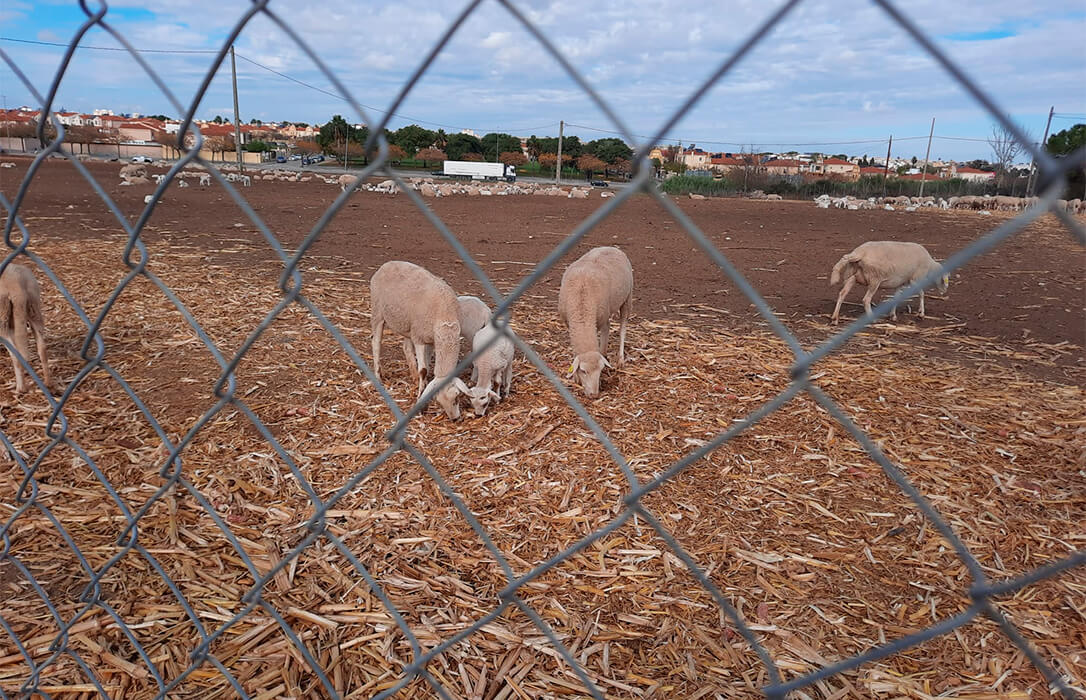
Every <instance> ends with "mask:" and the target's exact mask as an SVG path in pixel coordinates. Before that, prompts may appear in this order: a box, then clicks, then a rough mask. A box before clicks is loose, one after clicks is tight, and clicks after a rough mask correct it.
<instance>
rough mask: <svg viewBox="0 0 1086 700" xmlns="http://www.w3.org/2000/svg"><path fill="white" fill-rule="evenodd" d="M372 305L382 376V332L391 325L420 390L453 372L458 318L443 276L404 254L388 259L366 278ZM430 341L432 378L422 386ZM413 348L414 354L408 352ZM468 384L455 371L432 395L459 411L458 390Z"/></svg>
mask: <svg viewBox="0 0 1086 700" xmlns="http://www.w3.org/2000/svg"><path fill="white" fill-rule="evenodd" d="M370 297H371V303H372V307H373V311H372V318H371V327H372V331H373V371H374V373H375V374H376V375H377V378H378V379H380V378H381V334H382V332H383V331H384V327H385V325H386V324H387V325H388V327H389V330H391V331H392V332H394V333H396V334H398V335H401V336H403V337H404V338H405V339H406V342H405V343H404V344H403V349H404V358H405V359H406V360H407V366H408V367H409V368H410V369H411V371H412V375H413V377H414V378H415V379H416V380H417V381H418V389H419V396H421V395H422V394H424V393H426V392H427V391H429V390H430V388H431V387H433V386H435V385H436V384H437V383H438V382H440V381H441V380H443V379H444V378H445V377H447V376H448V375H449V374H451V373H452V371H453V369H454V368H455V367H456V363H457V361H458V359H459V355H460V320H459V315H458V305H457V303H456V293H455V292H453V290H452V287H450V286H449V285H448V284H447V283H446V282H445V281H444V280H443V279H441V278H440V277H438V276H436V275H434V274H433V273H431V272H430V271H428V270H427V269H425V268H423V267H420V266H418V265H415V264H413V263H409V262H404V261H402V260H391V261H389V262H386V263H385V264H384V265H382V266H381V267H379V268H378V269H377V272H375V273H373V278H372V279H371V280H370ZM427 345H431V346H433V347H434V354H435V358H434V378H433V379H432V380H431V381H430V383H429V384H427V385H425V386H424V382H425V373H426V361H425V360H426V358H425V352H426V350H425V349H426V346H427ZM411 351H414V356H413V357H412V356H411ZM468 392H469V389H468V387H467V385H466V384H464V382H463V380H461V379H460V378H459V377H456V378H454V379H453V381H452V383H451V384H449V385H448V386H447V387H445V388H444V389H442V390H441V391H440V392H438V393H437V394H436V396H435V398H436V399H437V402H438V404H440V405H441V407H442V408H443V409H444V410H445V414H446V415H447V416H448V417H449V418H451V419H453V420H456V419H457V418H459V417H460V404H459V402H458V399H459V396H460V394H461V393H464V394H467V393H468Z"/></svg>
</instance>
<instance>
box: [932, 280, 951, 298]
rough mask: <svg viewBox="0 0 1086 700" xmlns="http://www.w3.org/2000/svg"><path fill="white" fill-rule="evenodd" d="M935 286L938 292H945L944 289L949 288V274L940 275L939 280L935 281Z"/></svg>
mask: <svg viewBox="0 0 1086 700" xmlns="http://www.w3.org/2000/svg"><path fill="white" fill-rule="evenodd" d="M935 288H936V289H938V290H939V293H940V294H946V290H947V289H949V288H950V275H943V276H942V277H940V278H939V281H938V282H936V283H935Z"/></svg>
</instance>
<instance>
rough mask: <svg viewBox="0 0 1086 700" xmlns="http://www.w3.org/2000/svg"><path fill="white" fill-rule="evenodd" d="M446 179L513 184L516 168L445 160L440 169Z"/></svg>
mask: <svg viewBox="0 0 1086 700" xmlns="http://www.w3.org/2000/svg"><path fill="white" fill-rule="evenodd" d="M441 172H442V174H443V175H445V176H446V177H470V178H471V179H472V180H503V179H504V180H505V181H506V182H515V181H516V179H517V166H515V165H506V164H505V163H482V162H479V161H474V160H447V161H445V165H444V167H443V169H442V171H441Z"/></svg>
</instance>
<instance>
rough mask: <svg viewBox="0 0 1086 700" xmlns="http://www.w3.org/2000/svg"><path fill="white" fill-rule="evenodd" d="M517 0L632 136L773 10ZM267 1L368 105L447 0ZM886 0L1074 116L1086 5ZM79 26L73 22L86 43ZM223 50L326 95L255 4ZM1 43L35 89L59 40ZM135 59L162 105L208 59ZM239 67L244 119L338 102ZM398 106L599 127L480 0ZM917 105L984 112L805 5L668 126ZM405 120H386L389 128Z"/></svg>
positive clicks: (600, 120) (395, 83) (744, 133)
mask: <svg viewBox="0 0 1086 700" xmlns="http://www.w3.org/2000/svg"><path fill="white" fill-rule="evenodd" d="M515 4H516V6H517V7H519V8H522V11H523V12H524V13H525V15H526V16H527V17H528V18H529V19H530V20H531V21H532V22H534V23H535V24H536V25H537V26H538V27H539V28H540V30H541V31H543V32H545V34H546V36H547V37H549V39H550V40H551V41H552V42H553V43H554V45H556V46H557V47H559V48H560V50H561V51H562V53H563V55H564V56H565V57H566V59H567V60H568V61H569V62H570V63H571V64H572V65H573V66H574V67H575V68H576V69H577V70H578V71H580V72H581V73H582V75H583V76H584V77H585V80H586V81H588V82H589V84H591V85H592V86H593V87H594V88H595V89H596V90H598V91H599V93H600V94H601V96H603V98H604V99H605V100H607V101H608V103H609V104H610V105H611V106H612V107H613V108H614V109H615V110H616V111H617V112H618V113H619V114H620V115H621V116H622V118H623V119H624V120H627V121H628V122H629V125H630V128H631V129H632V130H633V132H634V133H639V134H646V133H651V132H653V131H654V130H655V129H657V128H659V125H660V124H662V123H663V122H664V121H665V120H666V119H668V118H669V117H670V116H671V113H672V112H673V111H674V110H675V109H676V108H677V107H678V106H679V105H680V104H682V103H683V101H684V100H686V98H687V96H688V95H690V94H691V93H692V92H693V91H694V90H695V89H697V88H698V86H699V85H700V84H701V83H702V82H703V81H704V80H705V79H706V78H707V77H708V76H709V75H711V74H712V72H713V71H714V70H716V68H717V66H718V65H720V63H721V62H722V61H724V60H725V59H726V58H727V57H728V56H729V54H730V52H731V51H733V50H734V49H735V48H736V47H737V46H739V45H740V43H741V42H742V41H743V40H744V39H745V38H746V36H747V34H748V33H749V32H750V31H752V29H753V28H754V27H755V26H756V25H757V24H758V23H759V22H761V21H763V20H764V18H765V17H766V16H767V15H768V14H769V13H770V12H771V11H772V10H773V8H772V7H767V6H765V5H764V3H761V2H758V1H757V0H742V1H738V2H732V3H728V4H727V5H725V6H719V5H717V4H707V3H704V2H703V1H700V0H699V1H697V2H695V1H694V0H675V1H673V2H669V3H666V4H665V5H661V4H660V3H659V2H658V0H624V1H622V2H619V1H618V0H597V2H594V3H592V4H585V3H583V2H577V1H574V0H516V2H515ZM249 7H251V5H250V4H249V3H248V2H246V1H245V0H226V1H223V0H216V1H214V2H213V1H212V0H191V1H190V0H150V1H146V0H115V1H114V2H111V8H112V9H111V18H112V21H113V22H114V24H115V26H117V27H118V28H119V29H121V31H122V32H124V34H125V35H126V36H127V37H129V38H130V39H131V41H132V42H133V43H134V44H136V45H139V46H143V47H147V48H168V47H181V46H184V47H211V48H218V46H219V45H220V42H221V41H222V40H223V38H224V36H225V34H226V32H227V31H229V30H230V29H231V28H232V26H233V24H234V23H235V22H236V21H237V19H238V18H239V17H240V16H241V15H242V13H243V12H245V11H246V10H247V9H248V8H249ZM269 7H270V8H271V9H272V10H273V11H274V12H276V13H277V15H278V16H279V17H281V18H282V20H283V21H284V23H286V25H287V26H288V27H290V28H291V29H293V30H294V31H296V32H297V33H298V34H299V35H300V36H301V37H302V39H303V40H304V41H306V42H307V43H309V45H310V46H311V47H312V49H313V50H314V51H315V52H316V53H317V54H318V55H319V56H320V57H321V59H322V60H323V61H325V62H326V63H327V65H328V66H329V68H331V69H332V70H333V71H334V72H335V74H336V75H337V76H338V77H339V78H340V79H341V80H342V81H343V82H344V83H345V84H346V86H347V87H348V88H349V89H350V90H351V91H352V93H353V94H354V96H355V97H356V99H358V100H360V101H361V102H362V103H363V104H365V105H367V106H369V107H371V108H376V109H385V108H386V107H387V106H388V105H389V104H390V103H391V101H392V100H393V99H394V97H395V96H396V95H397V94H398V92H399V91H400V89H401V88H402V85H403V83H404V81H405V80H406V79H407V77H408V76H409V75H410V74H411V73H412V72H413V71H415V70H416V68H417V67H418V66H419V64H420V62H421V61H422V59H423V57H424V56H425V55H426V53H427V52H428V51H429V50H430V49H431V47H432V46H433V45H434V43H435V42H436V41H437V40H438V38H439V37H441V36H442V34H443V33H444V32H445V31H446V30H447V29H448V27H449V25H450V23H451V22H452V21H453V19H454V17H455V16H456V13H458V12H460V11H461V9H462V7H463V5H462V4H460V3H446V2H438V1H437V0H401V1H400V2H397V3H379V2H356V1H355V0H322V1H321V2H317V0H294V1H292V2H283V1H282V0H273V2H271V4H270V5H269ZM11 8H17V9H18V8H22V9H19V11H25V8H23V6H22V5H21V4H16V0H8V2H7V3H5V5H4V10H3V11H4V12H7V13H10V12H12V9H11ZM134 8H139V9H140V10H142V11H135V12H134V11H133V9H134ZM903 9H904V11H905V12H906V13H907V14H908V16H909V17H910V18H912V19H913V20H914V21H915V22H917V23H918V24H919V25H920V26H921V27H922V28H923V29H924V30H925V31H928V32H932V35H933V40H934V41H935V42H936V44H937V45H938V46H939V47H940V48H942V49H943V50H945V51H947V52H948V54H949V55H950V56H951V57H952V58H953V59H954V60H955V61H958V62H960V63H961V64H962V65H963V67H964V68H965V69H966V71H967V73H968V74H969V75H970V76H972V77H974V78H975V79H976V80H977V82H978V84H979V85H981V86H982V87H983V88H984V89H986V90H988V91H989V92H990V93H991V95H992V97H993V99H995V100H996V101H997V103H998V104H999V106H1000V108H1001V109H1003V110H1006V111H1009V112H1011V113H1012V114H1016V115H1019V118H1021V119H1036V116H1037V115H1038V114H1043V113H1046V112H1047V108H1048V107H1049V106H1050V105H1052V104H1057V105H1058V107H1059V109H1061V110H1063V111H1068V112H1076V111H1077V112H1082V111H1086V95H1084V94H1083V91H1082V90H1081V85H1082V81H1083V77H1084V76H1086V56H1084V55H1083V52H1082V51H1081V49H1080V48H1076V47H1080V46H1081V36H1082V35H1083V34H1086V19H1083V17H1082V14H1081V8H1076V6H1075V5H1074V4H1073V3H1069V2H1067V1H1066V0H1040V1H1039V2H1035V3H1031V4H1028V6H1027V5H1023V4H1022V3H1020V2H1017V0H986V1H982V0H970V1H968V2H962V3H945V2H936V0H916V1H915V2H912V3H910V4H909V6H908V7H907V8H903ZM1076 10H1077V11H1078V14H1074V13H1075V12H1076ZM147 11H149V12H150V13H151V15H148V12H147ZM126 13H128V14H126ZM54 14H55V13H54ZM35 16H36V15H35ZM2 17H3V15H2V14H0V18H2ZM80 19H81V15H79V13H78V12H75V13H73V16H72V18H71V21H70V22H67V23H65V24H64V25H63V26H40V25H39V24H35V21H36V20H33V19H25V18H24V19H22V20H20V22H21V24H22V25H26V28H27V30H28V31H29V32H31V34H30V35H33V32H35V31H37V32H51V33H52V34H53V35H55V36H59V37H67V36H70V35H71V31H73V30H74V27H75V26H77V24H78V21H79V20H80ZM993 30H1006V31H1010V32H1012V33H1013V36H1009V37H1007V38H1003V39H999V40H997V41H968V42H963V41H953V40H950V39H944V38H940V36H943V35H951V34H958V33H978V32H985V31H993ZM93 38H94V43H98V44H105V43H106V42H107V41H108V38H107V37H105V36H104V35H103V34H102V33H101V32H100V31H96V32H94V33H93ZM90 39H91V36H90V35H88V39H87V41H86V42H85V43H91V42H90ZM236 46H237V51H238V53H239V55H241V56H244V57H245V58H250V59H252V60H254V61H257V62H258V63H260V64H263V65H265V66H268V67H270V68H272V69H274V70H277V71H280V72H283V73H287V74H289V75H291V76H294V77H296V78H298V79H299V80H302V81H305V82H307V83H311V84H313V85H316V86H319V87H321V88H325V89H328V90H332V87H331V85H330V84H329V81H328V80H327V79H326V78H325V77H324V76H323V75H322V74H321V73H320V72H319V71H318V70H317V69H316V66H315V65H314V64H313V63H312V61H311V60H310V59H309V58H308V57H307V56H306V55H305V52H304V51H303V50H302V48H301V47H299V46H297V45H296V44H295V43H294V42H293V41H291V40H290V39H289V38H288V37H287V36H286V35H285V34H284V32H283V30H282V29H281V28H280V27H278V26H276V24H275V23H274V22H273V21H271V19H269V18H268V17H265V16H262V15H257V16H256V17H255V18H254V19H253V20H252V21H251V22H250V23H249V25H248V26H246V27H245V29H244V31H243V32H242V34H241V36H240V37H239V38H238V40H237V42H236ZM4 48H5V50H8V51H9V53H11V55H13V56H14V57H15V58H16V60H18V61H19V62H20V65H22V66H24V68H26V69H27V70H28V72H31V71H32V72H33V75H32V77H33V78H34V80H35V82H36V84H39V85H45V84H48V81H49V80H50V79H51V77H52V73H51V71H52V70H54V69H55V61H56V57H57V51H58V50H47V49H36V48H33V47H26V46H19V45H14V44H5V46H4ZM50 51H51V52H50ZM50 59H51V60H52V64H50ZM147 60H148V61H149V62H150V63H151V64H152V66H153V67H154V68H155V70H156V71H159V72H160V74H161V75H162V76H163V77H164V79H166V80H167V81H168V82H169V84H170V86H171V89H173V90H174V91H175V92H176V93H177V95H178V97H179V99H181V100H182V101H187V100H191V99H192V95H193V94H194V92H195V90H196V88H197V86H198V84H199V81H200V80H201V79H202V78H203V76H204V74H205V73H206V71H207V68H208V66H209V64H210V62H211V60H212V57H211V56H209V55H191V56H174V55H165V54H153V55H148V56H147ZM238 70H239V84H240V88H241V93H242V94H241V101H242V112H243V116H245V115H247V114H253V115H262V116H264V117H265V118H275V117H280V118H288V119H295V120H304V121H310V122H313V121H323V120H324V119H327V118H328V116H330V115H331V114H332V113H334V112H342V113H344V114H348V113H350V110H348V109H347V106H346V105H344V104H343V103H342V102H341V101H338V100H337V99H336V98H333V97H329V96H327V95H324V94H321V93H319V92H314V91H311V90H308V89H306V88H305V87H302V86H300V85H297V84H295V83H291V82H288V81H286V80H284V79H283V78H280V77H278V76H276V75H274V74H272V73H269V72H267V71H264V70H263V69H261V68H258V67H256V66H254V65H251V64H249V63H247V62H246V61H243V60H239V65H238ZM5 90H7V88H5ZM332 91H333V92H334V90H332ZM158 94H159V93H158V92H157V90H156V89H155V88H154V87H153V86H152V85H151V84H150V81H149V80H148V79H147V78H146V76H144V75H142V73H141V72H140V71H139V69H138V67H137V66H136V65H135V63H134V62H133V61H132V60H131V59H130V58H128V57H124V56H108V55H102V54H92V53H91V52H81V53H79V54H78V55H77V60H76V62H75V64H74V65H73V66H72V68H71V72H70V74H69V75H68V76H66V78H65V81H64V84H63V86H62V95H61V98H62V99H63V101H65V103H66V104H68V105H69V106H73V107H75V108H83V109H89V108H92V107H95V106H108V107H112V108H114V109H120V110H124V109H127V108H128V107H126V105H131V104H142V105H145V109H146V110H154V111H166V112H172V111H173V110H172V109H171V108H169V107H168V105H167V104H166V103H165V101H164V100H163V99H161V98H160V97H159V96H158ZM18 99H19V98H13V100H15V101H18ZM203 102H204V104H229V102H230V100H229V67H228V64H227V66H226V67H224V68H222V69H220V70H219V71H218V73H217V74H216V77H215V80H214V81H213V83H212V86H211V89H210V90H209V92H208V95H206V96H205V98H204V100H203ZM151 105H157V106H151ZM399 111H400V112H401V113H403V114H405V115H408V116H409V117H411V118H412V119H413V120H417V121H419V122H420V123H421V122H430V124H426V125H428V126H431V128H433V125H434V124H445V125H448V126H455V127H473V128H480V129H483V130H486V129H487V128H488V127H491V126H493V125H496V124H497V125H500V124H506V125H544V124H548V123H553V124H556V123H557V122H558V120H559V119H564V120H566V121H567V122H573V123H584V124H588V125H593V126H598V127H602V128H609V127H610V125H609V124H607V123H606V121H605V119H604V117H603V115H602V114H601V113H600V111H599V109H598V108H597V107H596V106H594V105H593V104H592V102H591V100H590V99H589V98H588V96H586V95H585V94H584V93H583V91H581V89H580V88H579V87H578V86H576V85H575V83H574V82H573V81H572V80H571V79H570V78H569V77H568V76H567V75H566V73H565V71H564V70H563V69H562V67H561V66H560V65H559V64H558V62H557V61H556V60H555V59H554V58H553V57H552V56H550V55H549V53H548V52H547V51H546V49H545V48H544V47H543V46H541V45H540V44H539V43H538V42H537V41H536V40H535V39H534V38H533V37H532V36H531V35H530V34H529V33H528V32H527V31H526V30H525V29H524V27H522V26H521V25H520V24H519V23H518V22H517V21H516V20H515V19H514V17H513V16H512V15H510V14H509V12H507V11H506V10H505V9H504V8H503V7H502V6H500V5H499V4H497V3H483V4H482V5H480V6H479V9H478V10H477V11H476V12H475V13H473V14H472V15H471V16H470V17H469V18H468V19H467V20H466V21H465V22H464V24H463V26H462V27H461V28H460V30H459V31H458V32H457V33H456V35H455V36H453V37H452V39H451V40H450V41H449V42H448V44H447V45H446V46H445V48H444V49H443V50H442V52H441V54H440V55H439V56H438V57H437V59H436V60H435V61H434V63H433V65H432V66H431V67H430V68H429V70H428V71H427V72H426V73H425V74H424V75H423V77H422V79H421V80H420V81H419V83H418V84H417V85H416V86H415V87H414V88H413V89H412V90H411V92H410V93H409V95H408V97H407V100H406V101H405V103H404V104H403V105H402V106H401V108H400V110H399ZM203 112H204V110H203V108H201V110H200V113H201V114H203ZM933 115H934V116H937V118H938V120H939V121H938V124H937V132H939V131H940V130H942V129H947V130H948V131H947V132H946V133H948V134H949V133H951V131H950V130H952V129H962V130H969V132H970V133H958V134H956V135H975V136H981V137H983V136H984V134H985V133H986V131H987V124H988V123H989V122H990V119H989V118H988V117H987V116H986V115H985V112H984V111H983V110H982V109H981V108H979V107H978V106H977V105H976V103H975V102H974V101H973V100H972V98H971V97H970V96H969V95H968V94H966V92H965V91H964V90H963V89H962V88H961V87H960V86H958V85H957V84H956V83H955V82H954V81H953V79H951V78H950V77H949V76H948V75H947V74H946V72H945V71H944V70H943V69H942V68H941V67H940V66H938V65H937V64H936V62H935V61H934V60H933V59H932V58H931V57H930V56H928V55H926V54H925V53H924V52H923V51H922V50H920V49H919V48H918V47H917V45H916V43H915V41H914V40H913V39H912V38H911V37H910V36H908V35H907V34H906V33H905V32H903V30H902V29H901V28H900V27H898V26H897V25H896V24H894V23H893V22H892V21H891V20H890V19H889V18H888V17H887V15H886V14H885V12H883V11H882V10H881V9H880V8H878V7H877V6H874V5H873V4H872V3H870V2H866V1H864V0H846V1H845V2H839V1H835V2H831V1H830V0H807V1H806V2H804V3H801V4H800V5H799V6H798V7H797V9H796V10H795V11H794V13H793V14H792V15H791V16H789V17H788V18H786V19H785V21H784V22H783V23H782V24H781V25H780V26H778V27H777V28H775V29H774V30H773V31H772V32H771V33H770V34H769V35H768V36H767V37H765V38H764V39H763V41H762V42H761V43H760V44H759V45H758V46H757V47H755V49H754V50H753V51H752V52H751V54H750V55H749V56H747V57H746V58H744V59H743V61H741V62H740V63H739V64H738V65H737V66H735V68H734V69H733V71H732V72H731V73H729V74H728V75H727V76H726V77H725V78H724V79H723V81H721V82H720V83H718V84H717V85H715V86H713V87H712V88H711V89H710V90H709V91H708V92H707V94H706V95H705V97H704V98H703V99H702V100H701V101H700V102H699V103H698V104H697V105H696V107H695V108H694V109H693V110H692V111H691V112H690V113H689V114H687V115H685V116H684V117H683V119H682V120H681V123H680V125H679V126H678V127H676V129H674V130H672V131H673V134H675V135H677V136H682V137H683V140H684V141H687V142H689V141H691V140H696V141H698V142H699V143H704V142H707V141H719V142H721V143H723V142H750V141H754V140H757V141H765V142H779V141H785V140H792V139H803V140H808V141H819V140H834V139H840V140H846V139H854V138H856V137H857V136H863V137H873V136H875V135H880V136H881V135H882V134H884V133H887V132H889V131H890V130H893V131H894V133H895V134H896V133H910V134H911V133H912V132H913V131H916V132H918V133H919V132H926V124H927V123H928V122H929V120H930V119H931V116H933ZM371 116H372V115H371ZM403 122H404V120H403V119H395V120H393V122H392V124H391V125H392V126H393V127H394V128H395V127H396V126H399V125H400V124H402V123H403ZM510 128H511V127H510ZM555 130H556V129H555ZM976 132H980V133H976ZM543 133H546V132H543ZM585 136H586V137H592V138H595V137H598V136H599V134H596V135H591V134H588V133H586V134H585ZM955 148H974V147H973V146H969V145H962V146H955ZM979 148H981V149H983V148H984V146H983V145H981V146H980V147H979Z"/></svg>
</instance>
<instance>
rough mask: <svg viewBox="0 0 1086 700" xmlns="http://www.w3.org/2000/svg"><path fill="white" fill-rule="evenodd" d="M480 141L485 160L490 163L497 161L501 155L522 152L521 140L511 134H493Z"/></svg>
mask: <svg viewBox="0 0 1086 700" xmlns="http://www.w3.org/2000/svg"><path fill="white" fill-rule="evenodd" d="M479 141H480V142H481V143H482V145H483V158H484V159H485V160H488V161H489V160H496V159H497V155H498V154H499V153H504V152H506V151H518V152H519V151H520V139H518V138H517V137H516V136H511V135H510V134H496V133H494V132H491V133H489V134H487V135H485V136H483V137H482V138H481V139H479Z"/></svg>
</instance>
